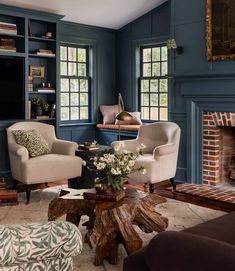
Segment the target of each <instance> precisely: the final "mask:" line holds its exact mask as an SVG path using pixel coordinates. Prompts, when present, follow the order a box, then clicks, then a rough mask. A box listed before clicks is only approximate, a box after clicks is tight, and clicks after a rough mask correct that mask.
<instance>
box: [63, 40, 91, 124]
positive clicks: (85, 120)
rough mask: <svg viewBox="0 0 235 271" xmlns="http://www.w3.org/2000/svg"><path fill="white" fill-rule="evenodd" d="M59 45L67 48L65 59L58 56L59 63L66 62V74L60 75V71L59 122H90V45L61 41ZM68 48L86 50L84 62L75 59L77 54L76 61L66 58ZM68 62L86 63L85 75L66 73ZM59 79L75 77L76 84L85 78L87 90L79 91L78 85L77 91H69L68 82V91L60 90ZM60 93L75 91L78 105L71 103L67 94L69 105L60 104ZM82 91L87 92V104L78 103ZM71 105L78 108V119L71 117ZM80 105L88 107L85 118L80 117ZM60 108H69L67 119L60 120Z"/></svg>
mask: <svg viewBox="0 0 235 271" xmlns="http://www.w3.org/2000/svg"><path fill="white" fill-rule="evenodd" d="M61 47H66V48H67V49H66V50H67V59H66V60H62V59H61V57H60V62H59V63H60V65H61V62H66V64H67V75H62V74H61V72H60V96H59V99H60V116H59V119H60V122H61V123H65V124H66V123H89V122H91V76H90V46H87V45H80V44H70V43H64V42H63V43H61V44H60V48H61ZM69 48H76V49H79V48H81V49H85V50H86V61H85V62H81V61H78V59H77V55H76V61H71V60H69V59H68V50H69ZM69 63H76V65H78V64H79V63H82V64H83V63H84V64H86V76H79V75H75V76H73V75H68V72H69ZM77 70H78V66H77ZM61 79H68V80H69V82H70V80H71V79H77V80H78V84H80V80H83V79H84V80H87V88H88V91H87V92H81V91H80V86H79V90H78V92H71V91H70V83H69V91H68V92H65V91H61ZM62 93H68V94H70V93H77V94H78V105H77V106H74V105H71V97H70V95H69V105H67V106H62V105H61V94H62ZM82 93H87V94H88V104H87V105H84V106H83V105H80V103H79V100H80V94H82ZM72 107H76V108H78V116H79V119H71V108H72ZM82 107H87V108H88V118H87V119H80V108H82ZM62 108H69V119H68V120H62V119H61V109H62Z"/></svg>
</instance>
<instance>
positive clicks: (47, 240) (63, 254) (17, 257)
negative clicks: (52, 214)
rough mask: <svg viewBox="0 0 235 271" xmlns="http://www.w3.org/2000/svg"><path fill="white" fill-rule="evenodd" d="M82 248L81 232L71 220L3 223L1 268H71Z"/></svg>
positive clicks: (31, 270) (5, 270) (11, 270)
mask: <svg viewBox="0 0 235 271" xmlns="http://www.w3.org/2000/svg"><path fill="white" fill-rule="evenodd" d="M81 250H82V236H81V233H80V231H79V230H78V229H77V227H75V226H74V225H73V224H71V223H69V222H62V221H55V222H48V223H35V224H25V225H0V270H1V271H20V270H24V271H53V270H58V271H59V270H63V271H70V270H73V260H72V256H75V255H77V254H78V253H81Z"/></svg>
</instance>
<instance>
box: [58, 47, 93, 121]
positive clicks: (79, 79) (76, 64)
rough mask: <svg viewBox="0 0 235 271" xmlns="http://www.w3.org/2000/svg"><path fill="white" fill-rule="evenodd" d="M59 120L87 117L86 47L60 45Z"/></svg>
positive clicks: (87, 62) (87, 79)
mask: <svg viewBox="0 0 235 271" xmlns="http://www.w3.org/2000/svg"><path fill="white" fill-rule="evenodd" d="M60 63H61V64H60V66H61V75H63V77H64V78H61V82H60V83H61V93H60V104H61V110H60V112H61V120H62V121H65V120H83V119H84V120H88V119H89V99H90V97H89V95H90V90H89V87H90V85H89V78H88V75H89V71H88V68H89V66H88V65H89V59H88V47H87V48H85V47H84V48H80V47H69V46H64V45H63V46H61V47H60Z"/></svg>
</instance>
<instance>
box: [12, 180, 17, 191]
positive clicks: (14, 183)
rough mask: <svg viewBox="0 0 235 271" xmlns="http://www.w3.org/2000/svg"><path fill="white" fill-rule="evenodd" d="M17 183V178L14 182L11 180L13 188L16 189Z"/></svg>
mask: <svg viewBox="0 0 235 271" xmlns="http://www.w3.org/2000/svg"><path fill="white" fill-rule="evenodd" d="M17 184H18V181H17V180H14V182H13V187H12V188H13V189H16V187H17Z"/></svg>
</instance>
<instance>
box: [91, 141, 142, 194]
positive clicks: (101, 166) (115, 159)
mask: <svg viewBox="0 0 235 271" xmlns="http://www.w3.org/2000/svg"><path fill="white" fill-rule="evenodd" d="M144 148H145V146H144V145H143V144H141V145H140V146H139V147H138V148H136V152H134V153H133V152H129V151H126V150H124V151H123V149H124V146H123V145H122V143H121V142H120V144H119V145H118V147H116V148H115V154H110V153H105V154H103V155H102V156H99V157H97V156H96V157H93V158H91V161H92V162H91V164H90V163H87V167H88V168H89V169H90V170H94V171H96V172H97V173H98V176H105V177H104V178H96V180H95V183H105V181H108V183H107V185H108V188H109V189H111V190H122V189H123V185H124V183H126V181H127V179H128V176H129V174H130V173H131V172H135V171H139V172H142V173H143V174H144V173H145V169H144V168H143V167H142V166H141V167H138V168H134V165H135V161H136V160H137V158H138V157H139V156H140V155H142V154H143V149H144ZM107 179H108V180H107Z"/></svg>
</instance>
